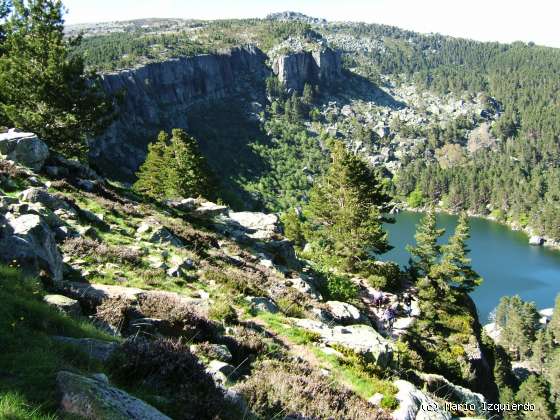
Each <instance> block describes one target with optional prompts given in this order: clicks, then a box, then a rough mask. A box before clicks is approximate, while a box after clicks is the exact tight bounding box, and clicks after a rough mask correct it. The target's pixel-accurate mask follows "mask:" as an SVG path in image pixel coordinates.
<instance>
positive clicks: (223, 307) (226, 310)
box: [208, 297, 238, 324]
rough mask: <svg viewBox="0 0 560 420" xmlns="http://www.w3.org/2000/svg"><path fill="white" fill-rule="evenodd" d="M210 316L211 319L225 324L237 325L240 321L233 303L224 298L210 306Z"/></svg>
mask: <svg viewBox="0 0 560 420" xmlns="http://www.w3.org/2000/svg"><path fill="white" fill-rule="evenodd" d="M208 316H209V317H210V319H213V320H215V321H221V322H224V323H225V324H236V323H237V321H238V319H237V312H235V309H234V308H233V306H231V301H230V300H228V299H226V298H223V297H222V298H220V299H217V300H216V301H215V302H214V303H213V304H212V306H210V310H209V312H208Z"/></svg>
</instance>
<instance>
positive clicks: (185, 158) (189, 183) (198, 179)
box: [164, 128, 212, 198]
mask: <svg viewBox="0 0 560 420" xmlns="http://www.w3.org/2000/svg"><path fill="white" fill-rule="evenodd" d="M164 160H165V162H166V164H167V165H168V169H167V171H166V172H167V174H166V179H165V193H166V196H167V197H170V198H178V197H197V196H204V197H209V196H210V195H211V193H212V191H211V188H210V184H211V183H210V177H209V169H208V167H207V166H206V160H205V159H204V157H203V156H202V154H201V153H200V151H199V150H198V144H197V142H196V140H195V139H193V138H192V137H190V136H188V135H187V134H186V133H185V132H184V131H183V130H181V129H179V128H175V129H173V131H172V134H171V144H170V145H169V147H168V148H167V149H166V153H165V155H164Z"/></svg>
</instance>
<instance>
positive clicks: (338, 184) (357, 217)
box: [307, 142, 391, 271]
mask: <svg viewBox="0 0 560 420" xmlns="http://www.w3.org/2000/svg"><path fill="white" fill-rule="evenodd" d="M389 200H390V197H389V196H388V195H387V194H386V193H385V192H384V186H383V184H382V183H381V181H380V180H379V179H378V178H377V177H376V176H375V174H374V173H373V172H372V170H371V169H370V168H369V167H368V166H367V164H366V163H365V162H364V161H363V160H362V159H361V158H359V157H358V156H356V155H354V154H352V153H350V152H348V151H347V150H346V149H345V147H344V145H343V144H342V143H340V142H335V143H334V145H333V148H332V163H331V165H330V167H329V169H328V171H327V173H326V174H325V176H323V177H322V178H321V179H320V180H319V181H318V182H317V183H316V184H315V185H314V186H313V188H312V189H311V192H310V199H309V204H308V207H307V209H308V211H309V214H310V217H309V218H310V221H311V223H312V225H314V227H315V229H314V230H313V235H314V236H315V239H318V240H320V241H322V245H323V246H324V247H325V248H326V249H327V252H330V253H332V254H333V255H334V256H336V257H337V258H339V259H340V260H341V261H342V264H343V266H344V268H345V269H346V270H348V271H355V270H360V269H363V268H364V267H366V266H367V265H368V262H369V261H370V259H371V258H372V257H373V256H374V255H379V254H383V253H384V252H387V251H388V250H389V249H391V247H390V245H389V244H388V242H387V233H386V232H385V231H384V230H383V225H382V224H383V223H384V222H385V221H387V219H386V218H384V217H383V216H382V214H383V213H384V212H385V211H386V210H387V204H388V202H389Z"/></svg>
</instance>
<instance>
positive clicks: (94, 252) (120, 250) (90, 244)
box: [62, 237, 142, 265]
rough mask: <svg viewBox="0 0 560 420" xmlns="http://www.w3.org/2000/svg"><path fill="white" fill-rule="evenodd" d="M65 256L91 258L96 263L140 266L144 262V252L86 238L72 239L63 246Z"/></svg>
mask: <svg viewBox="0 0 560 420" xmlns="http://www.w3.org/2000/svg"><path fill="white" fill-rule="evenodd" d="M62 250H63V251H64V253H65V254H67V255H71V256H74V257H81V258H83V257H90V258H92V259H93V260H95V261H96V262H100V263H103V262H113V263H120V264H131V265H138V264H141V262H142V252H141V251H139V250H137V249H134V248H130V247H126V246H112V245H107V244H104V243H102V242H98V241H94V240H93V239H90V238H86V237H78V238H70V239H67V240H65V241H64V243H63V244H62Z"/></svg>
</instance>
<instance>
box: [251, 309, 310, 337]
mask: <svg viewBox="0 0 560 420" xmlns="http://www.w3.org/2000/svg"><path fill="white" fill-rule="evenodd" d="M257 317H258V318H259V319H261V320H263V321H264V322H265V323H266V325H267V326H268V327H269V328H270V329H271V330H272V331H274V332H275V333H276V334H280V335H282V336H284V337H286V338H288V339H289V340H290V341H292V342H293V343H294V344H310V343H313V342H317V341H318V340H319V337H320V336H319V334H317V333H314V332H311V331H308V330H306V329H303V328H299V327H294V326H292V325H289V324H288V322H289V321H288V319H286V318H285V317H284V316H283V315H281V314H271V313H269V312H261V313H259V314H258V315H257Z"/></svg>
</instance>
